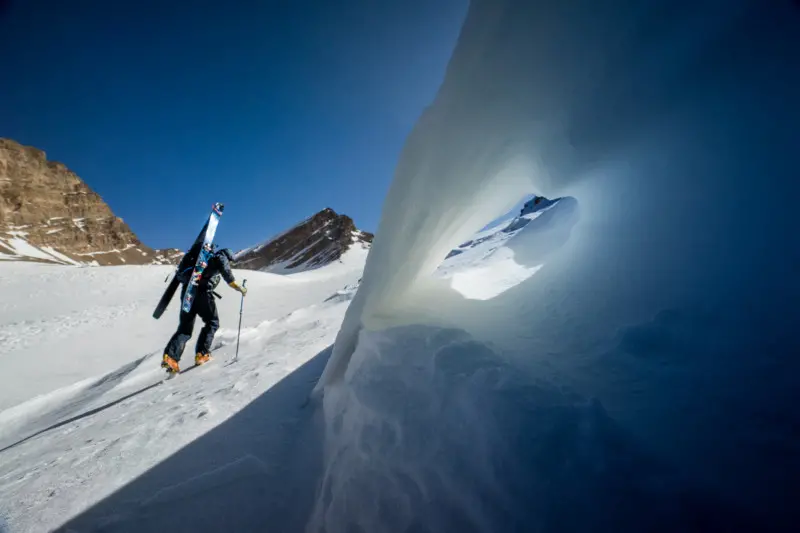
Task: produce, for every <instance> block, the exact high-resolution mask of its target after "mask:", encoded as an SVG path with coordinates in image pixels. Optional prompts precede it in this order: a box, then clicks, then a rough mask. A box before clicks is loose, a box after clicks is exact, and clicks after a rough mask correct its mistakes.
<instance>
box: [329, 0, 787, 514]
mask: <svg viewBox="0 0 800 533" xmlns="http://www.w3.org/2000/svg"><path fill="white" fill-rule="evenodd" d="M798 28H800V9H798V7H797V5H796V3H793V2H789V1H777V2H754V1H747V0H732V1H727V2H721V1H713V0H696V1H688V0H687V1H677V2H676V1H672V0H659V1H651V2H638V1H634V0H616V1H608V2H592V1H589V0H564V1H562V2H535V1H522V0H476V1H473V2H472V3H471V6H470V10H469V14H468V16H467V19H466V21H465V24H464V28H463V30H462V34H461V36H460V38H459V41H458V44H457V47H456V49H455V51H454V54H453V57H452V59H451V62H450V64H449V66H448V70H447V73H446V76H445V79H444V82H443V84H442V87H441V89H440V91H439V93H438V95H437V97H436V99H435V101H434V102H433V104H432V105H431V106H430V108H428V109H427V110H426V111H425V113H424V115H423V116H422V117H421V119H420V121H419V123H418V124H417V125H416V127H415V129H414V130H413V132H412V134H411V135H410V137H409V139H408V141H407V143H406V146H405V148H404V150H403V153H402V156H401V160H400V162H399V164H398V168H397V172H396V174H395V178H394V182H393V184H392V187H391V189H390V191H389V194H388V196H387V198H386V201H385V204H384V209H383V216H382V219H381V223H380V225H379V228H378V232H377V234H376V238H375V243H374V246H373V249H372V252H371V254H370V256H369V259H368V261H367V266H366V270H365V273H364V278H363V282H362V285H361V287H360V290H359V292H358V294H357V295H356V297H355V299H354V301H353V304H352V305H351V307H350V309H349V311H348V314H347V316H346V319H345V322H344V324H343V326H342V329H341V331H340V333H339V336H338V338H337V341H336V345H335V347H334V352H333V355H332V357H331V359H330V361H329V363H328V366H327V368H326V370H325V373H324V374H323V377H322V379H321V380H320V382H319V384H318V387H317V390H322V389H324V388H326V387H327V388H329V389H331V390H333V389H334V388H337V386H338V387H339V388H340V389H341V390H337V392H336V394H335V395H334V396H335V398H332V399H331V400H330V402H328V401H327V400H326V410H327V416H329V418H330V420H329V422H331V423H332V421H333V419H334V418H335V417H337V416H341V417H345V416H346V414H347V413H353V412H354V410H356V409H359V408H363V405H361V404H360V403H359V402H361V401H363V396H362V397H360V398H356V399H352V400H351V401H350V402H343V401H342V399H341V398H342V394H345V392H344V391H346V387H344V388H342V387H341V385H342V384H345V385H348V386H350V387H356V383H355V382H354V381H353V380H354V379H355V378H356V377H357V376H358V375H360V372H359V368H361V369H362V371H369V372H370V373H373V372H377V371H378V370H377V366H378V363H377V361H382V362H383V364H387V363H386V358H389V359H391V360H394V359H402V358H403V357H408V355H407V352H404V351H403V350H388V349H387V350H386V351H385V352H382V354H383V355H382V356H380V357H379V356H377V355H375V353H374V351H371V350H368V349H366V348H364V349H359V343H358V339H359V338H363V336H365V335H368V331H369V330H376V329H380V328H385V327H389V326H398V325H402V324H403V323H408V322H411V321H413V317H414V316H417V317H419V321H420V322H425V321H428V317H429V316H431V317H439V318H442V320H447V321H449V324H450V325H452V326H457V327H458V328H461V329H462V330H464V331H466V332H469V334H470V335H472V336H473V337H474V338H475V339H478V340H480V341H481V342H490V343H493V344H494V345H496V346H499V347H500V348H502V350H503V353H504V354H506V355H505V356H504V357H507V358H509V360H513V361H514V362H515V364H520V365H522V366H525V365H526V364H527V363H526V361H525V360H526V359H527V360H536V361H541V360H547V361H548V371H550V372H553V373H554V374H560V375H561V376H568V378H564V379H568V381H570V385H572V386H575V387H576V388H578V389H580V390H581V392H582V393H584V394H587V395H596V396H598V397H600V398H601V399H602V401H603V405H604V406H605V407H606V408H607V409H608V410H609V413H610V414H611V415H612V416H613V417H614V419H615V420H617V421H619V422H620V423H622V424H624V425H625V426H626V427H627V428H629V429H630V430H631V431H633V432H634V433H635V434H636V435H637V438H640V439H642V441H643V442H644V443H645V444H646V445H647V446H648V448H649V449H650V450H652V451H653V453H656V454H657V455H659V457H661V458H662V459H664V460H666V461H668V462H670V463H673V464H679V465H681V468H682V469H685V470H686V471H691V472H692V473H693V474H694V475H696V476H697V478H698V479H700V480H702V482H703V483H707V484H709V486H712V487H713V489H712V490H720V491H725V490H727V493H726V494H725V496H726V497H731V498H739V499H740V500H747V499H749V500H751V501H750V503H751V504H752V508H754V509H756V508H757V509H759V512H762V511H763V512H764V513H770V512H773V513H777V514H778V515H780V516H782V517H784V518H785V517H787V516H789V515H790V514H791V512H792V511H791V510H790V507H791V506H790V505H789V504H788V502H787V500H785V494H788V493H790V491H791V489H795V488H797V483H796V479H797V478H793V476H792V475H791V472H795V471H796V470H795V469H794V467H796V466H797V465H798V455H797V446H796V444H791V443H792V442H793V440H792V439H791V438H790V437H789V436H788V435H790V434H791V432H790V428H791V427H794V426H793V424H794V423H795V422H794V421H796V415H793V411H792V410H791V409H790V408H789V406H791V405H795V404H796V402H797V401H798V400H799V398H797V396H798V394H797V392H796V387H794V385H793V382H792V381H791V379H790V378H789V377H787V376H791V375H796V372H797V370H798V368H797V366H798V365H797V363H796V360H795V359H793V358H792V357H790V355H789V354H793V353H800V343H798V340H797V336H796V335H795V333H794V329H795V328H796V325H797V324H798V323H800V317H798V312H797V310H796V302H797V301H798V297H800V287H799V285H798V276H797V272H800V242H798V237H797V228H798V223H797V216H796V209H795V207H794V204H795V203H796V198H797V197H798V192H800V190H798V188H799V187H798V179H797V176H798V164H797V161H796V150H797V143H798V139H799V137H798V134H797V124H799V123H800V99H798V97H797V93H796V87H797V86H798V82H800V43H799V42H798V35H800V32H798ZM530 192H535V193H539V194H542V195H545V196H547V197H557V196H572V197H574V198H576V199H577V201H578V202H579V205H580V220H579V222H578V223H577V224H576V226H575V228H574V230H573V231H572V232H571V233H570V235H569V239H568V241H567V242H566V243H565V244H564V245H563V246H561V248H559V249H558V250H557V251H556V252H554V254H552V255H551V256H550V257H548V262H547V263H546V264H545V266H544V268H543V269H542V270H541V271H540V272H537V274H536V275H535V276H533V277H531V278H530V280H528V281H526V282H525V283H524V284H523V285H521V286H520V287H519V290H516V291H508V293H504V294H503V295H502V296H500V297H498V298H496V299H493V300H491V301H489V302H469V301H464V300H463V299H460V298H459V297H458V295H455V294H453V291H449V292H448V291H447V290H446V289H443V288H442V287H434V286H433V285H432V282H431V281H430V280H429V279H428V275H429V273H430V272H431V271H432V270H433V269H434V268H435V267H436V266H437V265H438V264H439V262H440V261H441V260H442V259H443V258H444V257H445V256H446V254H447V253H448V251H449V250H450V249H451V248H452V247H454V246H455V245H457V244H458V243H459V242H460V241H462V240H464V239H466V238H467V237H468V236H469V235H470V234H471V233H472V232H474V231H475V230H477V229H479V228H480V227H481V226H482V225H483V224H484V223H486V222H488V221H489V220H491V219H493V218H494V217H495V216H497V215H499V214H500V213H501V212H502V211H503V210H505V209H508V208H509V207H510V206H511V205H513V204H514V203H515V202H516V201H518V200H519V198H520V197H521V196H522V194H524V193H530ZM530 266H533V265H530ZM432 295H435V297H432ZM409 309H413V310H414V313H409V312H408V310H409ZM443 309H445V310H446V312H444V311H442V310H443ZM360 336H361V337H360ZM354 354H356V355H357V357H355V358H354V359H352V361H351V358H352V357H353V355H354ZM370 354H371V355H370ZM389 354H391V355H389ZM404 354H406V355H404ZM531 368H532V367H531V366H530V365H529V370H530V369H531ZM539 370H541V369H539ZM541 371H542V372H544V370H541ZM348 376H349V377H350V378H349V379H350V381H348ZM334 404H338V407H335V406H334ZM358 435H363V431H362V432H361V433H357V434H356V435H355V436H353V439H357V438H358ZM495 444H497V443H495ZM346 449H347V446H345V445H343V444H341V443H340V444H338V445H334V447H333V451H334V452H336V453H340V454H344V453H345V452H344V450H346ZM491 449H492V446H491V445H487V451H486V453H487V454H491ZM519 451H522V450H519ZM774 454H778V455H781V456H782V457H785V458H786V460H784V461H775V460H771V459H769V456H772V457H774ZM742 456H745V457H747V458H748V460H749V462H744V463H742V461H741V457H742ZM787 461H788V464H789V465H791V466H792V467H793V468H791V469H790V468H787ZM333 464H336V463H335V462H330V461H329V465H333ZM344 464H347V463H345V462H342V461H340V462H339V463H338V465H339V467H342V465H344ZM329 468H331V470H329V472H328V474H327V477H328V478H331V479H335V478H336V469H335V468H333V467H330V466H329ZM344 471H345V470H343V469H342V470H339V473H340V474H342V473H343V472H344ZM373 474H374V472H373ZM793 479H794V480H795V481H793ZM725 486H727V487H728V488H727V489H725ZM733 493H736V494H733ZM781 495H784V496H781ZM768 510H769V511H768ZM795 518H796V517H795Z"/></svg>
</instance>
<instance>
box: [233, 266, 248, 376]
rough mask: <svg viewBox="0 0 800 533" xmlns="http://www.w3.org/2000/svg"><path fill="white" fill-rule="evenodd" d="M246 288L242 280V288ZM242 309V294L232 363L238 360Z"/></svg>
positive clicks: (245, 281) (245, 283) (244, 281)
mask: <svg viewBox="0 0 800 533" xmlns="http://www.w3.org/2000/svg"><path fill="white" fill-rule="evenodd" d="M246 286H247V280H246V279H245V280H242V287H246ZM242 309H244V294H242V301H241V302H240V303H239V331H237V332H236V355H234V356H233V360H234V361H238V360H239V335H241V334H242Z"/></svg>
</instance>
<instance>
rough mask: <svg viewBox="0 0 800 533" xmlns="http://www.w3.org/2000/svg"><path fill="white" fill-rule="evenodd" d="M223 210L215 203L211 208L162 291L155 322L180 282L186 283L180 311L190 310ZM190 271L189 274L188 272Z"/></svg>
mask: <svg viewBox="0 0 800 533" xmlns="http://www.w3.org/2000/svg"><path fill="white" fill-rule="evenodd" d="M224 208H225V206H224V205H223V204H220V203H215V204H214V205H213V206H212V207H211V214H210V215H209V216H208V219H207V220H206V223H205V224H204V225H203V229H201V230H200V234H199V235H198V236H197V238H196V239H195V240H194V243H193V244H192V246H191V247H190V248H189V250H187V252H186V254H185V255H184V256H183V258H182V259H181V262H180V263H179V264H178V268H177V269H175V274H174V275H173V276H172V280H170V282H169V285H167V288H166V290H165V291H164V295H163V296H161V300H159V302H158V305H157V306H156V309H155V311H153V318H155V319H156V320H158V319H159V318H161V315H163V314H164V311H165V310H166V309H167V306H168V305H169V303H170V302H171V301H172V298H173V296H175V292H176V291H177V290H178V286H179V285H180V284H181V281H187V286H186V292H185V293H184V295H183V300H182V301H181V310H182V311H185V312H187V313H188V312H189V310H191V308H192V303H193V302H194V297H195V295H196V294H197V286H198V284H199V282H200V278H201V277H202V276H203V272H204V271H205V269H206V267H207V266H208V261H209V259H211V256H212V255H213V253H214V250H213V247H212V243H213V241H214V235H215V234H216V232H217V226H218V225H219V219H220V217H222V211H223V209H224ZM190 270H191V273H190V272H189V271H190Z"/></svg>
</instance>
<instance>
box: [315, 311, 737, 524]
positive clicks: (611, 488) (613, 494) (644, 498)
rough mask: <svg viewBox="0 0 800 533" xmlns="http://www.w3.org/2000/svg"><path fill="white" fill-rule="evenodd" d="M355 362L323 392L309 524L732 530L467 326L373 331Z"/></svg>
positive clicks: (659, 467) (588, 407)
mask: <svg viewBox="0 0 800 533" xmlns="http://www.w3.org/2000/svg"><path fill="white" fill-rule="evenodd" d="M353 364H354V365H355V364H357V368H358V370H357V371H355V372H354V373H353V374H352V375H351V377H350V379H349V380H348V382H347V385H346V386H334V387H331V388H330V389H328V390H327V391H326V402H325V415H326V416H325V418H326V420H327V428H326V430H327V435H328V439H327V443H326V444H327V446H326V450H325V454H326V464H327V469H326V472H325V476H324V478H323V481H322V485H321V488H320V496H319V498H318V500H317V507H316V509H315V514H314V516H313V518H312V521H311V527H310V528H309V531H327V532H330V533H335V532H339V531H342V532H343V531H463V532H471V531H476V532H477V531H556V530H558V531H612V530H613V531H620V530H623V531H690V530H693V528H694V527H695V525H696V524H697V523H698V522H701V523H702V522H703V521H708V520H711V519H712V518H713V519H714V523H716V524H718V525H721V524H720V521H719V517H718V516H713V515H714V512H718V511H719V507H718V506H719V503H718V502H715V501H714V500H713V499H710V498H708V497H707V496H706V495H705V494H703V493H702V492H701V491H698V490H693V489H690V488H688V487H689V486H690V485H689V483H688V482H687V480H686V479H682V476H681V475H680V474H679V473H678V472H676V470H675V469H673V468H671V467H670V466H669V465H667V464H664V463H661V462H660V461H659V460H658V459H656V458H654V457H652V456H650V455H649V454H648V453H647V452H646V451H645V450H643V449H642V448H641V445H640V444H639V443H638V442H636V440H635V439H634V438H632V436H631V435H630V434H628V433H627V432H626V431H625V430H623V429H622V428H621V427H620V426H619V424H618V423H616V422H615V421H614V420H613V419H612V418H611V417H609V415H608V413H607V412H606V411H605V410H604V409H603V407H602V406H601V405H600V403H599V402H597V401H586V400H583V399H581V397H580V396H579V395H577V394H575V393H570V392H569V391H565V390H564V389H563V387H559V386H557V385H556V384H554V383H549V382H548V381H546V380H544V379H531V378H530V377H528V376H526V375H525V374H524V373H520V369H519V368H515V367H514V366H513V365H510V364H509V363H508V361H507V360H506V359H505V358H504V357H503V356H502V354H500V353H497V352H496V351H495V350H493V349H492V348H491V347H490V346H488V345H486V344H484V343H481V342H477V341H475V340H474V339H473V338H472V337H471V336H470V335H468V334H467V333H466V332H464V331H461V330H455V329H443V328H436V327H430V326H407V327H400V328H392V329H389V330H384V331H380V332H365V331H362V333H361V334H360V337H359V342H358V348H357V350H356V352H355V354H354V356H353ZM578 509H580V512H576V510H578ZM735 520H739V521H735ZM742 520H745V518H744V517H742V516H740V514H739V513H733V514H732V515H731V516H729V517H727V519H725V520H724V521H723V522H722V524H727V526H728V527H733V526H734V525H736V526H737V527H743V524H745V523H746V522H743V521H742Z"/></svg>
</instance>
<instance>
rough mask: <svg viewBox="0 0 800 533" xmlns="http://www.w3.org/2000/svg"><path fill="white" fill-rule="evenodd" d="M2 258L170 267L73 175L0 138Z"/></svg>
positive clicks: (40, 155) (165, 253) (42, 156)
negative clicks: (164, 265)
mask: <svg viewBox="0 0 800 533" xmlns="http://www.w3.org/2000/svg"><path fill="white" fill-rule="evenodd" d="M0 254H3V255H5V256H8V257H11V258H20V259H28V260H40V261H53V262H60V263H70V262H75V263H93V262H96V264H100V265H109V264H126V263H127V264H152V263H167V262H171V260H170V259H169V256H170V252H169V251H163V252H160V251H155V250H152V249H150V248H148V247H147V246H144V245H143V244H142V243H141V242H140V241H139V239H138V238H137V237H136V235H135V234H134V233H133V232H132V231H131V229H130V228H129V227H128V225H127V224H126V223H125V222H124V221H123V220H122V219H121V218H119V217H117V216H115V215H114V213H113V212H112V211H111V209H110V208H109V206H108V205H107V204H106V203H105V202H104V201H103V199H102V198H100V196H99V195H98V194H97V193H96V192H94V191H93V190H92V189H91V188H90V187H89V186H88V185H86V183H84V182H83V181H82V180H81V179H80V178H79V177H78V176H77V175H76V174H75V173H74V172H72V171H70V170H69V169H68V168H67V167H66V166H65V165H63V164H62V163H59V162H56V161H48V160H47V156H46V154H45V153H44V152H43V151H42V150H39V149H37V148H33V147H30V146H23V145H21V144H19V143H17V142H15V141H12V140H9V139H0Z"/></svg>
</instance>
